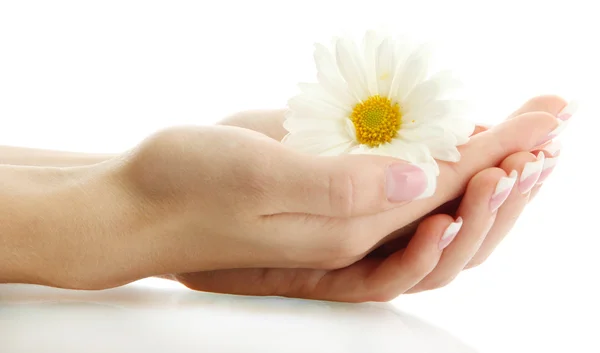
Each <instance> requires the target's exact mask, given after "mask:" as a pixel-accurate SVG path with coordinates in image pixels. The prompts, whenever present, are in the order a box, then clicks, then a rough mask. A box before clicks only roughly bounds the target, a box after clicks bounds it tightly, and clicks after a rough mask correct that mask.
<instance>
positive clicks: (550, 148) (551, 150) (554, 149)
mask: <svg viewBox="0 0 600 353" xmlns="http://www.w3.org/2000/svg"><path fill="white" fill-rule="evenodd" d="M561 148H562V144H561V143H560V142H559V141H552V143H549V144H548V145H547V146H544V147H543V148H541V149H542V150H544V151H546V152H548V154H550V155H551V156H552V157H556V156H557V155H558V154H559V152H560V150H561Z"/></svg>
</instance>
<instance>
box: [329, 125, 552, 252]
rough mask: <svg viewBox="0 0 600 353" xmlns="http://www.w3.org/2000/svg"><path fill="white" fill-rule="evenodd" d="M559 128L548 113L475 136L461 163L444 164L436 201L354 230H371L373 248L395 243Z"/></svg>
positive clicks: (364, 221)
mask: <svg viewBox="0 0 600 353" xmlns="http://www.w3.org/2000/svg"><path fill="white" fill-rule="evenodd" d="M557 124H558V123H557V120H556V118H554V117H552V116H551V115H549V114H547V113H531V114H524V115H521V116H520V117H519V118H517V119H512V120H508V121H506V122H503V123H501V124H499V125H497V126H495V127H494V128H492V129H490V130H488V131H486V132H483V133H481V134H479V135H476V136H474V137H473V138H472V139H471V141H469V143H468V144H467V145H465V146H461V153H462V154H463V156H462V157H461V160H460V162H458V163H456V164H449V163H440V176H439V182H438V184H437V190H436V192H435V194H434V195H433V196H432V197H429V198H426V199H420V200H416V201H413V202H411V204H410V206H409V207H401V208H394V209H390V210H387V211H385V212H380V213H377V214H373V215H369V216H368V217H361V218H353V219H352V220H351V223H352V225H351V226H352V228H357V229H370V230H371V232H369V233H368V234H367V232H365V234H364V237H368V238H369V239H366V240H365V243H369V241H370V242H371V243H372V244H373V245H376V246H378V245H381V244H382V241H384V240H390V239H392V238H390V237H386V235H388V234H390V233H392V232H394V231H395V230H396V229H398V228H401V227H403V226H405V225H406V224H408V223H410V222H412V221H413V220H415V219H419V218H421V217H423V216H424V215H426V214H428V213H429V212H430V211H431V210H432V209H435V208H437V207H439V206H440V205H443V204H445V203H447V202H449V201H451V200H455V199H457V198H458V197H460V196H462V194H463V193H464V189H465V186H466V185H467V184H468V183H469V181H470V180H471V178H472V177H473V176H474V175H475V174H477V173H478V172H479V171H481V170H484V169H487V168H491V167H495V166H497V165H499V164H500V162H501V161H502V160H503V159H504V158H505V157H506V156H509V155H510V154H512V153H515V152H517V151H521V150H529V149H531V147H533V146H534V145H535V142H530V141H535V140H536V138H541V136H544V135H545V134H547V132H548V131H552V129H553V128H554V127H555V126H556V125H557ZM532 134H533V135H532ZM532 136H533V137H532ZM340 225H343V224H340ZM332 231H337V229H332Z"/></svg>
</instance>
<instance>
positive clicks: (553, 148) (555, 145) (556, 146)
mask: <svg viewBox="0 0 600 353" xmlns="http://www.w3.org/2000/svg"><path fill="white" fill-rule="evenodd" d="M561 148H562V145H561V143H560V142H558V141H554V142H552V143H551V144H548V145H546V146H544V147H543V149H542V150H538V151H534V153H537V152H540V151H541V152H544V155H545V156H546V158H545V159H544V167H543V169H542V173H541V175H540V178H539V179H538V181H537V183H536V186H535V187H534V188H533V189H532V190H531V195H530V196H529V202H531V200H533V199H534V198H535V196H536V195H537V194H538V192H539V190H540V188H541V186H542V184H543V183H544V182H545V181H546V179H547V178H548V177H549V176H550V174H551V173H552V171H553V170H554V168H555V167H556V164H557V162H558V158H559V156H560V150H561Z"/></svg>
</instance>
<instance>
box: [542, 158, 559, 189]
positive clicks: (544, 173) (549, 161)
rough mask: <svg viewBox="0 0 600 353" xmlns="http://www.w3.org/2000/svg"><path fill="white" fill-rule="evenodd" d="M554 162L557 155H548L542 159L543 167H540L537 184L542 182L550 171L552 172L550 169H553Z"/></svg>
mask: <svg viewBox="0 0 600 353" xmlns="http://www.w3.org/2000/svg"><path fill="white" fill-rule="evenodd" d="M556 162H558V157H553V158H550V157H549V158H546V159H545V160H544V168H542V173H541V174H540V177H539V178H538V180H537V185H540V184H541V183H543V182H544V180H546V178H548V176H549V175H550V173H552V171H553V170H554V167H555V166H556Z"/></svg>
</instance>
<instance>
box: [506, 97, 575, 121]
mask: <svg viewBox="0 0 600 353" xmlns="http://www.w3.org/2000/svg"><path fill="white" fill-rule="evenodd" d="M566 106H567V102H566V101H565V100H564V99H563V98H561V97H559V96H555V95H541V96H537V97H534V98H531V99H530V100H528V101H527V102H526V103H525V104H523V105H522V106H521V107H519V109H517V110H515V111H514V112H512V113H511V114H510V115H509V116H508V119H512V118H515V117H517V116H519V115H521V114H525V113H531V112H546V113H549V114H552V115H554V116H559V112H560V111H561V110H563V109H564V108H565V107H566Z"/></svg>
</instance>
